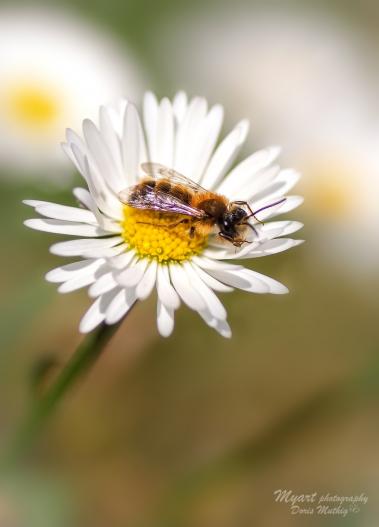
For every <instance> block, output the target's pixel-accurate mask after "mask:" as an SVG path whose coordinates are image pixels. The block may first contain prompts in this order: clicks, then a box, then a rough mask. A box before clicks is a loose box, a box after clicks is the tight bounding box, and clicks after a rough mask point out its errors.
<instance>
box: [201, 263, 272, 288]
mask: <svg viewBox="0 0 379 527" xmlns="http://www.w3.org/2000/svg"><path fill="white" fill-rule="evenodd" d="M243 270H244V269H242V271H243ZM242 271H239V272H238V271H221V270H217V271H208V272H209V274H211V275H212V276H214V277H215V278H217V279H218V280H220V281H221V282H224V283H225V284H227V285H230V286H232V287H236V288H237V289H242V290H244V291H249V292H251V293H268V292H269V287H268V286H267V285H266V284H265V283H264V282H263V281H262V280H260V279H259V278H258V277H255V276H245V275H244V274H242Z"/></svg>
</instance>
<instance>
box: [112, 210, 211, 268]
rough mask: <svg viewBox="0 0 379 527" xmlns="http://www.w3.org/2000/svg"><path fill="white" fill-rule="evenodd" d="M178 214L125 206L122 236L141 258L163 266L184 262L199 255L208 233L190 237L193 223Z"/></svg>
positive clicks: (195, 233) (196, 232)
mask: <svg viewBox="0 0 379 527" xmlns="http://www.w3.org/2000/svg"><path fill="white" fill-rule="evenodd" d="M183 219H186V217H185V216H182V215H179V214H169V213H162V212H155V211H150V210H142V209H136V208H132V207H128V206H124V219H123V221H122V224H121V225H122V237H123V238H124V240H125V242H126V243H127V244H128V245H129V246H130V247H132V248H133V249H134V250H135V251H136V252H137V254H138V255H139V256H140V257H143V258H146V257H148V258H152V259H156V260H157V261H158V262H160V263H168V262H183V261H185V260H189V259H190V258H191V257H192V256H195V255H197V254H199V253H200V252H201V251H202V250H203V249H204V247H205V245H206V243H207V239H208V233H207V234H205V233H204V234H203V233H200V232H199V231H198V230H196V231H195V232H194V233H193V235H192V236H190V224H189V223H188V222H182V223H180V222H181V220H183Z"/></svg>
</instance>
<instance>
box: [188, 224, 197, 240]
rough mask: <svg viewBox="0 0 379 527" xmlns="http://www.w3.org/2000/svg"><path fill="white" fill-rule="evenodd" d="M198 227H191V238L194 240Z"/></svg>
mask: <svg viewBox="0 0 379 527" xmlns="http://www.w3.org/2000/svg"><path fill="white" fill-rule="evenodd" d="M195 232H196V227H195V226H194V225H191V228H190V230H189V235H190V238H193V237H194V236H195Z"/></svg>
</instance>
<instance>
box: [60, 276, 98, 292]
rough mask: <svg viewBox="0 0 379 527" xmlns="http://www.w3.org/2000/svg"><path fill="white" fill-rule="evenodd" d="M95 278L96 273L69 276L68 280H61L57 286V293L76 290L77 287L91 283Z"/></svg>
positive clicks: (80, 287)
mask: <svg viewBox="0 0 379 527" xmlns="http://www.w3.org/2000/svg"><path fill="white" fill-rule="evenodd" d="M96 280H97V277H96V273H94V272H92V273H90V272H87V273H82V274H80V275H78V276H75V277H73V278H70V280H67V281H66V282H63V283H62V284H61V285H60V286H59V287H58V291H59V293H71V292H72V291H76V290H77V289H82V288H83V287H87V286H88V285H90V284H93V282H95V281H96Z"/></svg>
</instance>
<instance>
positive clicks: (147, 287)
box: [136, 260, 157, 300]
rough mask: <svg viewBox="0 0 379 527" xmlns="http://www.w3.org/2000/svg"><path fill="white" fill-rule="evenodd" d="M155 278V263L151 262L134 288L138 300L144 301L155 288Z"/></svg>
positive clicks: (154, 261)
mask: <svg viewBox="0 0 379 527" xmlns="http://www.w3.org/2000/svg"><path fill="white" fill-rule="evenodd" d="M156 276H157V262H156V260H152V261H151V262H150V264H149V265H148V267H147V269H146V271H145V274H144V275H143V277H142V279H141V281H140V282H139V284H138V285H137V287H136V295H137V297H138V298H139V299H140V300H145V298H147V297H148V296H149V295H150V293H151V291H152V290H153V288H154V286H155V280H156Z"/></svg>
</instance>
